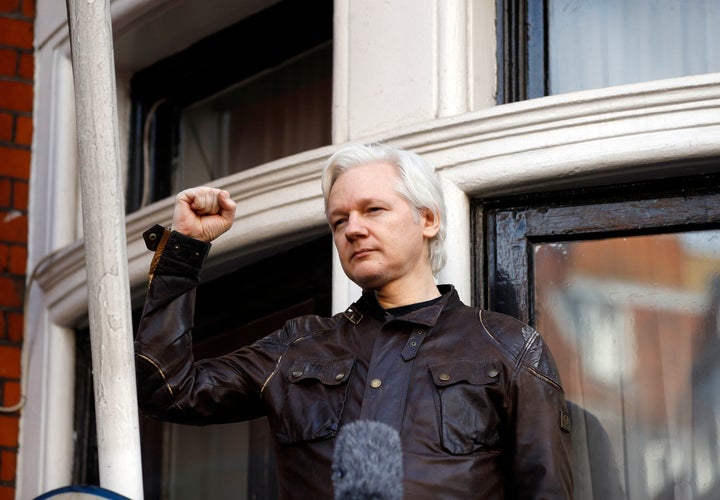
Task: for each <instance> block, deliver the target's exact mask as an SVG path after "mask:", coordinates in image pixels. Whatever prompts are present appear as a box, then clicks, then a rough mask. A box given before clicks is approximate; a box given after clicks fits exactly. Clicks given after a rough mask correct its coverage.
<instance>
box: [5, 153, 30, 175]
mask: <svg viewBox="0 0 720 500" xmlns="http://www.w3.org/2000/svg"><path fill="white" fill-rule="evenodd" d="M29 175H30V151H29V150H28V149H18V148H6V147H2V146H0V176H7V177H12V178H15V179H22V180H28V176H29Z"/></svg>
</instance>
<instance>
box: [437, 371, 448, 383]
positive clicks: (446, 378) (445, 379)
mask: <svg viewBox="0 0 720 500" xmlns="http://www.w3.org/2000/svg"><path fill="white" fill-rule="evenodd" d="M438 378H439V379H440V380H442V381H443V382H447V381H448V380H450V374H449V373H441V374H440V375H438Z"/></svg>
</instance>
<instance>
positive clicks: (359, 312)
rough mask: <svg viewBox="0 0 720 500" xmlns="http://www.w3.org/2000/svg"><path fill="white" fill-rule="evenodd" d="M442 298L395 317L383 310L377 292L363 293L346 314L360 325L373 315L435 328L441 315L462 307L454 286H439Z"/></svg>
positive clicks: (380, 318)
mask: <svg viewBox="0 0 720 500" xmlns="http://www.w3.org/2000/svg"><path fill="white" fill-rule="evenodd" d="M438 289H439V290H440V293H441V294H442V296H441V297H440V298H439V299H438V300H437V301H436V302H433V303H432V304H430V305H428V306H426V307H422V308H420V309H416V310H414V311H411V312H409V313H406V314H402V315H399V316H393V315H391V314H389V313H388V312H387V311H386V310H385V309H383V308H382V307H381V306H380V304H379V303H378V301H377V297H376V295H375V292H363V294H362V297H361V298H360V299H359V300H358V301H357V302H355V303H354V304H352V305H351V306H350V307H348V308H347V310H346V311H345V312H344V315H345V317H346V318H348V319H349V320H350V321H352V322H353V323H356V324H357V323H359V322H360V321H361V320H362V318H363V317H364V316H365V315H371V316H373V317H375V318H377V319H379V320H381V321H383V322H385V323H389V322H391V321H404V322H407V323H413V324H417V325H423V326H426V327H432V326H434V325H435V324H436V323H437V321H438V318H440V314H441V313H442V312H443V311H444V310H445V309H449V308H453V307H457V306H459V305H461V302H460V298H459V297H458V294H457V290H455V287H454V286H453V285H438Z"/></svg>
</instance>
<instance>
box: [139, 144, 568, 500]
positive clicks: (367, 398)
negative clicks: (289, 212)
mask: <svg viewBox="0 0 720 500" xmlns="http://www.w3.org/2000/svg"><path fill="white" fill-rule="evenodd" d="M322 187H323V194H324V197H325V207H326V214H327V219H328V222H329V224H330V228H331V231H332V234H333V238H334V242H335V245H336V247H337V251H338V254H339V257H340V261H341V263H342V267H343V270H344V271H345V273H346V274H347V276H348V277H349V278H350V279H351V280H352V281H354V282H355V283H357V284H358V285H359V286H360V287H361V288H362V289H363V293H362V297H360V298H359V300H358V301H357V302H355V303H354V304H352V305H351V306H350V307H349V308H348V309H347V310H346V311H345V312H343V313H341V314H337V315H335V316H334V317H332V318H322V317H317V316H306V317H301V318H297V319H295V320H292V321H289V322H287V323H286V324H285V326H284V327H283V328H282V329H280V330H278V331H276V332H274V333H272V334H270V335H268V336H267V337H265V338H263V339H262V340H260V341H258V342H256V343H255V344H253V345H252V346H249V347H245V348H242V349H240V350H238V351H236V352H233V353H230V354H228V355H226V356H223V357H222V358H216V359H209V360H202V361H197V362H194V361H193V358H192V351H191V344H192V339H191V335H190V328H191V324H192V315H193V305H194V302H193V301H194V290H195V287H196V285H197V283H198V273H199V271H200V268H201V265H202V261H203V259H204V256H205V255H206V254H207V251H208V250H209V246H210V242H211V241H212V240H214V239H215V238H217V237H218V236H220V235H221V234H222V233H223V232H225V231H227V230H228V229H229V228H230V226H231V225H232V223H233V220H234V218H235V203H234V202H233V201H232V200H231V199H230V196H229V195H228V193H227V192H225V191H221V190H217V189H212V188H208V187H200V188H195V189H189V190H186V191H183V192H182V193H180V194H179V195H178V196H177V198H176V204H175V210H174V214H173V222H172V231H169V230H166V229H163V228H161V227H159V226H156V227H155V228H154V229H152V230H150V231H148V232H147V233H146V241H147V242H148V246H149V247H150V248H151V249H152V250H154V251H155V257H154V259H153V263H152V265H151V270H150V279H151V282H150V286H149V289H148V295H147V299H146V303H145V309H144V312H143V317H142V319H141V322H140V326H139V329H138V333H137V338H136V344H135V345H136V353H137V373H138V386H139V387H138V388H139V399H140V404H141V406H142V408H143V409H144V410H145V411H147V412H149V413H151V414H153V415H155V416H157V417H159V418H163V419H166V420H171V421H175V422H184V423H191V424H208V423H221V422H232V421H239V420H244V419H250V418H254V417H257V416H260V415H267V416H268V417H269V422H270V426H271V432H272V435H273V436H274V438H275V441H276V444H277V446H276V452H277V453H276V455H277V464H278V476H279V490H280V492H281V496H283V497H284V498H332V480H331V464H332V459H333V446H334V442H335V439H334V438H335V437H336V436H337V434H338V432H339V431H340V430H341V428H342V427H343V425H345V424H348V423H350V422H352V421H355V420H360V419H362V420H372V421H379V422H382V423H385V424H388V425H390V426H391V427H393V428H395V429H396V430H397V431H398V433H399V435H400V438H401V443H402V454H403V457H402V462H403V472H404V476H403V477H404V479H403V488H404V493H405V495H406V498H433V499H437V498H469V497H474V498H571V497H572V471H571V465H570V455H571V447H570V435H569V416H568V415H569V413H568V411H567V407H566V403H565V399H564V395H563V390H562V387H561V385H560V380H559V377H558V373H557V370H556V367H555V363H554V361H553V359H552V356H551V354H550V352H549V351H548V349H547V347H546V346H545V345H544V344H543V341H542V339H541V337H540V335H539V334H538V333H537V332H536V331H535V330H533V329H532V328H531V327H529V326H527V325H525V324H523V323H521V322H519V321H517V320H515V319H513V318H510V317H508V316H504V315H501V314H498V313H493V312H489V311H481V310H478V309H475V308H471V307H468V306H465V305H464V304H462V303H461V302H460V300H459V298H458V295H457V293H456V291H455V290H454V288H453V287H452V286H450V285H440V286H438V285H436V283H435V278H434V275H435V273H437V271H439V270H440V268H441V267H442V265H443V264H444V261H445V254H444V249H443V241H444V238H445V220H444V217H445V214H444V204H443V200H442V193H441V190H440V185H439V182H438V179H437V177H436V176H435V172H434V171H433V169H432V168H431V167H430V166H428V165H427V164H426V163H425V162H424V161H423V160H422V159H421V158H420V157H419V156H418V155H416V154H414V153H411V152H407V151H402V150H396V149H392V148H388V147H385V146H380V145H374V146H363V145H351V146H347V147H345V148H342V149H340V150H339V151H338V152H337V153H335V154H334V155H333V156H332V157H331V158H330V159H329V160H328V161H327V163H326V165H325V169H324V172H323V180H322ZM241 305H242V304H239V306H241Z"/></svg>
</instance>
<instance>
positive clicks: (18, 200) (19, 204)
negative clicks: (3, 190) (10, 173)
mask: <svg viewBox="0 0 720 500" xmlns="http://www.w3.org/2000/svg"><path fill="white" fill-rule="evenodd" d="M28 189H29V184H28V182H27V181H19V180H18V181H15V182H13V185H12V200H13V201H12V208H14V209H15V210H20V211H22V212H24V211H26V210H27V209H28Z"/></svg>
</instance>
